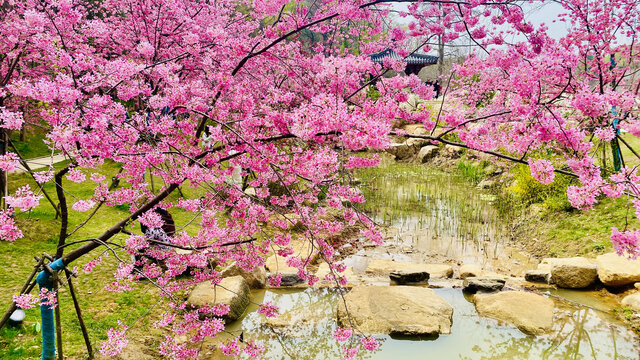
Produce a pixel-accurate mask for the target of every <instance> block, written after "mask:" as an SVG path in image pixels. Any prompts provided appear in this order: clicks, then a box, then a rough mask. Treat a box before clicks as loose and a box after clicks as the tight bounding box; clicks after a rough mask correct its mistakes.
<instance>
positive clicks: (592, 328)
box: [228, 161, 640, 360]
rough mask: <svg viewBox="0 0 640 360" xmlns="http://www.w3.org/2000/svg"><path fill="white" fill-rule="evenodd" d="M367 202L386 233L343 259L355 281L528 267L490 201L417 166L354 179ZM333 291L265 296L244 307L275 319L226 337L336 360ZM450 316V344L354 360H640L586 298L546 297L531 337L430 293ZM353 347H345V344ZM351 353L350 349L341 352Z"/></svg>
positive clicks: (420, 341) (450, 294) (570, 294)
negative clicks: (434, 265)
mask: <svg viewBox="0 0 640 360" xmlns="http://www.w3.org/2000/svg"><path fill="white" fill-rule="evenodd" d="M359 176H360V177H361V181H362V187H363V191H364V192H365V194H366V196H367V199H368V200H367V203H366V205H365V208H364V210H365V211H367V212H368V213H369V214H370V216H371V217H372V218H373V219H374V220H375V221H377V222H378V223H380V224H381V225H383V226H384V227H385V229H386V231H387V239H386V246H385V247H383V248H366V249H361V250H360V251H358V252H357V253H356V254H355V255H352V256H350V257H348V258H347V260H346V262H347V264H348V265H351V266H354V270H355V271H356V272H358V273H362V272H363V269H364V267H366V263H367V261H368V260H369V259H371V258H385V259H394V260H399V261H413V262H433V261H434V260H447V259H448V260H454V261H458V262H459V263H475V264H478V265H480V266H482V267H483V268H484V269H488V270H491V271H495V272H500V273H503V274H509V275H521V274H522V273H523V272H524V271H525V270H527V269H531V268H534V267H535V265H536V261H534V260H532V259H530V258H529V257H528V256H526V255H525V254H522V253H521V252H520V251H518V250H517V249H514V248H513V247H511V246H510V245H509V243H510V237H511V234H510V233H509V232H508V231H507V227H506V226H505V222H504V220H503V219H502V218H501V217H500V216H499V214H498V212H497V211H496V209H495V208H494V207H493V206H492V203H491V201H492V197H491V196H490V195H489V194H487V193H485V192H482V191H480V190H477V189H475V187H473V186H471V185H470V184H469V183H468V182H466V181H465V180H464V179H461V178H459V177H456V176H453V175H450V174H447V173H443V172H440V171H436V170H433V169H429V168H427V167H424V166H420V165H411V164H398V163H394V162H389V161H385V162H383V164H382V166H381V167H379V168H377V169H369V170H366V171H363V172H362V173H360V174H359ZM340 291H346V290H340V289H320V288H309V289H304V290H300V289H298V290H293V289H288V290H284V289H282V290H281V289H268V290H259V291H254V292H253V299H252V301H253V302H254V303H256V304H257V303H261V302H263V301H271V302H273V303H275V304H277V305H278V306H279V307H280V309H281V313H282V315H281V316H280V317H279V318H276V319H273V320H271V319H269V320H267V319H266V318H265V317H264V316H263V315H260V314H258V313H257V312H256V309H257V305H251V306H250V308H249V309H248V311H247V312H246V313H245V315H244V316H243V317H242V318H241V319H240V320H238V321H236V322H235V323H233V324H231V325H230V327H229V329H228V330H230V331H231V332H233V333H236V334H237V333H239V332H240V331H244V336H245V338H251V339H255V340H257V341H260V342H261V343H263V344H264V345H265V346H266V349H267V351H266V355H265V357H264V358H265V359H341V358H342V357H343V356H344V351H343V350H342V349H343V347H344V346H349V343H348V342H347V343H346V344H345V343H338V342H337V341H336V340H334V338H333V337H332V332H333V331H334V330H335V328H336V326H337V325H336V305H337V302H338V301H340V300H341V297H340ZM434 291H435V292H436V294H437V295H439V296H440V297H442V298H443V299H444V300H445V301H447V302H448V303H449V304H450V305H451V306H452V307H453V308H454V312H453V327H452V329H451V334H450V335H440V336H438V337H422V338H421V337H404V338H403V337H391V336H377V338H378V339H379V340H381V343H382V346H381V347H380V349H378V350H377V351H375V352H366V353H360V354H358V358H359V359H360V358H361V359H389V360H396V359H424V358H431V359H442V360H447V359H470V360H476V359H477V360H480V359H502V360H509V359H640V355H639V351H638V349H640V340H639V338H638V336H637V335H635V334H634V333H633V332H632V331H630V330H629V329H628V328H626V327H625V326H623V325H622V324H620V323H619V322H618V321H617V320H616V318H615V316H614V315H613V314H612V313H610V309H611V308H612V307H613V306H615V303H614V302H612V301H611V299H608V298H602V297H599V296H598V295H597V294H596V293H595V292H589V291H569V290H549V291H547V295H548V296H550V297H551V298H552V299H554V303H555V310H554V325H553V331H551V332H550V333H549V334H547V335H543V336H539V337H535V336H528V335H525V334H524V333H522V332H520V331H519V330H518V329H517V328H515V327H513V326H509V325H506V324H500V323H499V322H497V321H495V320H492V319H487V318H481V317H479V316H478V314H477V312H476V310H475V307H474V305H473V303H472V301H471V299H470V297H469V295H467V294H465V293H463V291H462V290H460V289H457V288H453V287H444V288H437V289H434ZM354 341H355V340H354ZM351 345H355V343H354V344H351Z"/></svg>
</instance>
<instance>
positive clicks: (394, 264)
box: [366, 259, 453, 279]
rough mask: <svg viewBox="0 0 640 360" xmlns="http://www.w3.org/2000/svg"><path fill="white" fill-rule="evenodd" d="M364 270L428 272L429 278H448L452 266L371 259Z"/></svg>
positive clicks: (368, 271)
mask: <svg viewBox="0 0 640 360" xmlns="http://www.w3.org/2000/svg"><path fill="white" fill-rule="evenodd" d="M366 272H367V273H368V274H374V275H384V276H388V275H389V274H390V273H392V272H400V273H419V272H427V273H429V278H430V279H437V278H448V277H451V276H452V275H453V268H452V267H451V265H447V264H416V263H410V262H402V261H393V260H382V259H371V261H369V265H368V266H367V270H366Z"/></svg>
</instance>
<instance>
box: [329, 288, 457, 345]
mask: <svg viewBox="0 0 640 360" xmlns="http://www.w3.org/2000/svg"><path fill="white" fill-rule="evenodd" d="M345 303H346V308H345ZM347 309H348V311H347ZM452 318H453V308H452V307H451V305H449V304H448V303H447V302H446V301H444V299H442V298H441V297H440V296H438V295H436V293H435V292H434V291H433V290H431V289H428V288H423V287H416V286H357V287H354V288H353V289H352V290H351V291H350V292H349V293H348V294H347V295H345V296H344V302H343V301H340V302H339V303H338V322H339V324H340V325H341V326H345V327H356V328H357V329H358V330H360V331H362V332H364V333H366V334H373V335H375V334H397V335H438V334H449V333H451V324H452Z"/></svg>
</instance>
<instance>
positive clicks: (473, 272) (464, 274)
mask: <svg viewBox="0 0 640 360" xmlns="http://www.w3.org/2000/svg"><path fill="white" fill-rule="evenodd" d="M481 274H482V269H481V268H480V266H478V265H476V264H464V265H462V266H460V278H461V279H463V280H464V279H466V278H468V277H478V276H480V275H481Z"/></svg>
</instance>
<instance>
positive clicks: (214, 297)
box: [187, 275, 251, 321]
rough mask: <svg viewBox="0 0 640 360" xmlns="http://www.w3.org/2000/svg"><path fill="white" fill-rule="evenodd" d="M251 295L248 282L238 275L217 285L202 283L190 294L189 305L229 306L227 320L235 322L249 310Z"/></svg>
mask: <svg viewBox="0 0 640 360" xmlns="http://www.w3.org/2000/svg"><path fill="white" fill-rule="evenodd" d="M250 295H251V290H250V289H249V285H248V284H247V281H246V280H245V279H244V278H243V277H242V276H240V275H238V276H232V277H228V278H224V279H222V281H221V282H220V284H217V285H213V284H211V282H210V281H204V282H201V283H200V284H198V285H196V287H195V288H194V289H193V290H192V291H191V293H190V294H189V298H188V299H187V304H189V305H190V306H191V307H193V308H201V307H204V306H213V305H218V304H227V305H229V308H230V310H229V313H228V314H227V315H226V316H225V319H227V320H231V321H233V320H237V319H238V318H240V316H242V314H243V313H244V311H245V310H246V309H247V306H248V305H249V296H250Z"/></svg>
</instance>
